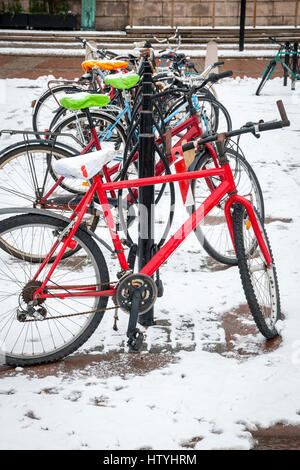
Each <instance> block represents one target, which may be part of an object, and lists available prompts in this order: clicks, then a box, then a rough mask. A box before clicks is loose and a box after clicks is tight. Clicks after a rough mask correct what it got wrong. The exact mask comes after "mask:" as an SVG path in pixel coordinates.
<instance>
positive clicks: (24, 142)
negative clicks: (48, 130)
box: [0, 132, 78, 157]
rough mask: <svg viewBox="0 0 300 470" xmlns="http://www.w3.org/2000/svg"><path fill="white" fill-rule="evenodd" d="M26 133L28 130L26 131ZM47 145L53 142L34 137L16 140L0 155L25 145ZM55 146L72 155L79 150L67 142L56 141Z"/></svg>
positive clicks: (0, 154) (76, 153)
mask: <svg viewBox="0 0 300 470" xmlns="http://www.w3.org/2000/svg"><path fill="white" fill-rule="evenodd" d="M24 133H26V132H24ZM41 144H43V145H47V146H48V147H51V148H52V147H53V145H52V143H51V142H50V141H48V140H44V139H34V140H22V141H19V142H15V143H14V144H12V145H10V146H9V147H5V148H4V149H3V150H1V151H0V157H2V156H3V155H4V154H5V153H7V152H10V151H11V150H15V149H17V148H18V147H24V145H41ZM54 147H56V148H58V147H59V148H60V149H62V150H66V151H67V152H69V153H71V154H72V155H74V156H75V155H78V152H75V150H74V149H73V148H72V147H69V146H68V145H66V144H63V143H61V142H55V145H54Z"/></svg>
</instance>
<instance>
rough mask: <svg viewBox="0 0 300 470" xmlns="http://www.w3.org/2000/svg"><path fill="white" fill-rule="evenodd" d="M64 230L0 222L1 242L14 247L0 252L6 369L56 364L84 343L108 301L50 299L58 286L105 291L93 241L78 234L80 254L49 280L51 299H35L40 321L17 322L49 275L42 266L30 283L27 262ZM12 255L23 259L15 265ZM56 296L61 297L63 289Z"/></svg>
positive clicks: (23, 219) (60, 225)
mask: <svg viewBox="0 0 300 470" xmlns="http://www.w3.org/2000/svg"><path fill="white" fill-rule="evenodd" d="M66 226H67V223H66V222H64V221H61V220H60V219H55V218H53V217H48V216H43V215H32V214H29V215H28V214H26V215H21V216H16V217H10V218H9V219H6V220H4V221H2V222H1V228H0V236H1V238H2V239H3V240H5V243H6V247H7V248H9V247H10V246H11V247H13V253H12V254H10V252H9V249H8V250H7V251H1V252H0V277H1V286H0V353H1V356H2V357H1V359H2V361H3V362H4V363H5V364H7V365H9V366H29V365H37V364H42V363H48V362H53V361H57V360H59V359H61V358H63V357H64V356H66V355H68V354H71V353H72V352H74V351H75V350H76V349H78V348H79V347H80V346H81V345H82V344H83V343H84V342H85V341H87V339H88V338H89V337H90V336H91V334H92V333H93V332H94V331H95V329H96V328H97V326H98V325H99V323H100V322H101V320H102V317H103V315H104V311H105V309H106V306H107V301H108V298H107V297H98V298H97V297H67V298H64V299H62V298H58V297H55V293H56V292H57V288H58V286H60V285H61V284H63V285H65V286H68V285H72V286H78V287H79V288H80V286H81V288H84V286H86V285H95V286H97V290H105V289H108V288H109V275H108V270H107V265H106V262H105V259H104V257H103V254H102V252H101V250H100V248H99V247H98V245H97V244H96V243H95V242H94V241H93V239H92V238H91V237H90V236H89V235H88V234H87V233H85V232H84V231H82V230H80V229H78V230H77V232H76V234H75V235H74V240H75V241H76V242H77V244H78V245H79V246H80V254H74V255H73V256H72V257H71V258H68V259H64V260H61V261H60V262H59V264H58V266H57V268H56V269H55V271H54V273H53V274H52V275H51V279H50V281H49V287H48V292H51V293H52V294H53V297H50V298H47V299H44V300H42V299H40V300H41V302H40V304H39V307H40V308H41V309H42V318H40V319H39V320H37V319H35V318H33V317H30V316H28V315H25V317H23V318H22V315H21V317H20V312H21V314H22V312H24V311H26V310H27V307H28V304H29V302H30V301H32V300H33V294H34V292H35V290H36V289H37V288H38V287H39V286H40V285H41V283H42V282H43V281H44V279H45V277H46V276H47V274H48V271H49V269H50V266H49V265H48V266H46V268H44V269H43V270H42V272H41V273H40V274H39V276H38V278H37V279H35V280H33V278H34V275H35V273H36V272H37V265H36V264H33V263H31V262H30V256H33V257H34V258H37V257H39V258H40V260H42V259H44V257H45V255H46V253H47V252H48V251H49V250H50V248H51V246H52V245H53V244H54V242H55V241H56V240H57V236H58V233H59V232H61V231H62V230H63V229H64V228H65V227H66ZM60 247H61V244H60V245H59V248H60ZM59 248H57V250H56V252H55V253H56V254H57V253H58V249H59ZM15 250H18V251H19V252H20V253H26V254H27V257H26V259H25V257H23V258H22V257H21V259H20V260H18V261H16V259H15V257H14V251H15ZM52 289H53V290H52ZM60 291H64V289H63V287H62V288H61V289H60ZM82 312H86V313H82ZM89 312H90V313H89Z"/></svg>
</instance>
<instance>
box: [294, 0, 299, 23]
mask: <svg viewBox="0 0 300 470" xmlns="http://www.w3.org/2000/svg"><path fill="white" fill-rule="evenodd" d="M298 9H299V0H296V1H295V21H294V26H295V28H297V24H298Z"/></svg>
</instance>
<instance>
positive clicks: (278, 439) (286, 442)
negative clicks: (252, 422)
mask: <svg viewBox="0 0 300 470" xmlns="http://www.w3.org/2000/svg"><path fill="white" fill-rule="evenodd" d="M251 434H252V436H253V438H254V439H255V441H256V444H255V446H254V447H253V448H252V450H300V426H290V425H284V424H276V425H274V426H272V427H270V428H267V429H258V430H257V431H251Z"/></svg>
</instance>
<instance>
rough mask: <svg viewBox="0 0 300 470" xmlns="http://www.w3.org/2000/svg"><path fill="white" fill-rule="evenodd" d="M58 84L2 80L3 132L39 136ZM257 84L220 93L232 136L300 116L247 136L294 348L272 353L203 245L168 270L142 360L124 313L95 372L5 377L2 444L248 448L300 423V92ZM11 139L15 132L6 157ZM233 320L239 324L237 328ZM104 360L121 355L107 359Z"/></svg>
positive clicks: (236, 285)
mask: <svg viewBox="0 0 300 470" xmlns="http://www.w3.org/2000/svg"><path fill="white" fill-rule="evenodd" d="M45 84H46V77H41V78H40V79H38V80H36V81H31V80H25V79H14V80H2V81H1V82H0V128H7V127H11V128H28V129H29V128H30V119H31V107H30V104H31V101H32V100H33V99H35V98H36V97H38V96H39V94H40V93H41V90H42V89H43V88H44V87H45ZM257 85H258V81H257V80H255V79H244V80H240V79H235V80H233V79H226V80H224V81H223V83H222V84H220V85H218V86H217V91H218V96H219V99H220V100H221V101H222V102H223V103H224V104H225V106H226V107H227V108H228V110H229V111H230V113H231V116H232V121H233V127H238V126H240V125H242V124H244V123H245V122H246V121H250V120H253V121H257V120H259V119H264V120H271V119H274V118H277V117H278V111H277V107H276V104H275V102H276V99H278V98H282V99H283V101H284V104H285V106H286V110H287V114H288V117H289V119H290V121H291V127H290V128H286V129H284V130H278V131H271V132H265V133H263V134H262V136H261V138H260V139H255V138H254V137H253V136H245V137H243V138H242V139H241V146H242V148H243V150H244V153H245V155H246V157H247V159H248V160H249V162H250V163H251V165H252V166H253V168H254V169H255V172H256V174H257V176H258V177H259V180H260V183H261V186H262V189H263V192H264V198H265V206H266V216H267V218H268V219H267V220H268V221H269V222H270V223H268V224H267V230H268V234H269V237H270V240H271V244H272V248H273V253H274V257H275V262H276V266H277V271H278V277H279V285H280V291H281V303H282V311H283V313H284V317H285V319H284V321H283V322H282V325H281V327H282V328H281V335H282V341H281V342H280V341H278V340H277V342H275V343H274V344H273V346H272V347H268V346H267V345H266V343H265V340H264V338H263V337H262V336H261V335H260V334H259V333H258V332H257V331H256V330H255V328H254V327H253V324H252V323H251V320H250V319H249V317H248V316H247V315H246V316H243V317H242V318H241V319H240V320H239V318H238V313H239V311H241V310H243V305H244V304H245V300H244V293H243V290H242V287H241V283H240V279H239V274H238V270H237V268H230V269H225V270H223V269H217V268H216V265H215V264H214V265H213V268H212V266H211V265H208V264H207V261H208V259H207V256H206V255H205V253H204V252H203V251H202V250H200V249H199V245H198V243H197V241H196V239H195V238H194V236H191V237H190V238H189V239H188V240H187V242H186V244H184V245H183V246H182V248H181V249H180V251H179V252H178V253H175V254H174V256H173V257H172V258H171V259H170V260H169V262H168V263H167V265H166V266H164V268H163V269H162V270H161V278H162V280H163V282H164V286H165V295H164V297H163V298H161V299H158V301H157V303H156V305H155V317H156V319H157V320H159V321H158V324H157V325H156V326H153V327H151V328H148V329H147V332H146V334H147V338H146V342H147V348H148V349H147V350H146V351H144V352H143V353H142V354H141V357H140V358H138V357H136V356H134V358H133V356H132V355H128V354H127V352H126V348H124V340H125V331H126V323H127V317H126V316H125V315H124V316H123V314H121V315H120V316H121V318H120V322H119V331H118V332H113V330H112V318H111V316H110V315H109V316H108V315H107V316H106V317H105V319H104V320H103V322H102V323H101V324H100V326H99V328H98V330H97V331H96V332H95V333H94V335H93V336H92V338H91V339H90V340H89V341H88V342H87V343H86V344H85V345H84V347H82V348H81V350H80V352H81V354H82V355H83V354H84V353H85V352H86V354H89V355H90V356H91V355H93V354H94V355H95V356H94V357H95V363H93V364H92V363H91V362H89V363H88V365H87V366H84V365H82V366H81V367H80V364H84V362H81V363H80V362H79V366H78V369H74V368H70V367H69V368H68V367H67V361H65V363H64V362H62V363H61V364H60V365H58V366H49V367H46V368H45V367H44V368H43V369H42V371H41V370H40V369H36V371H37V372H35V369H31V371H28V370H19V369H17V370H15V371H14V370H13V371H11V372H6V373H3V372H2V375H1V379H0V395H1V399H0V417H1V423H2V425H1V429H0V448H2V449H6V448H9V449H86V448H87V449H107V450H108V449H110V450H112V449H141V448H143V449H155V450H158V449H176V450H178V449H185V448H186V446H187V445H189V444H191V443H192V444H193V445H194V448H195V449H249V448H251V447H252V446H253V444H254V442H253V439H252V437H251V434H250V432H249V431H251V430H253V429H256V428H257V427H268V426H270V425H272V424H274V423H278V422H280V423H290V424H300V317H299V277H300V275H299V267H298V263H299V265H300V255H299V253H300V241H299V231H300V213H299V205H300V197H299V181H300V160H299V159H300V155H299V154H300V151H299V150H300V108H299V103H300V88H299V87H298V89H297V90H296V91H294V92H292V91H291V90H290V88H289V87H286V88H284V87H283V86H282V80H280V79H274V80H272V81H271V82H270V83H268V84H267V85H266V87H265V89H264V90H263V93H262V95H261V96H259V97H257V96H255V94H254V93H255V90H256V88H257ZM11 142H12V138H11V137H8V136H4V137H2V138H1V140H0V145H1V147H0V148H1V149H2V148H3V147H5V146H7V145H9V144H10V143H11ZM290 219H292V220H290ZM111 262H113V261H112V260H111ZM228 316H230V318H231V320H234V321H235V322H236V321H238V322H239V329H238V330H237V331H235V330H233V331H231V328H233V324H234V323H233V322H232V321H225V319H226V318H228ZM247 331H248V332H249V334H245V333H246V332H247ZM228 338H229V339H228ZM230 341H231V343H230ZM124 349H125V351H124ZM115 351H121V354H119V353H117V352H115ZM149 351H152V352H149ZM155 351H156V355H155ZM99 352H100V353H101V354H106V355H107V356H106V357H108V358H109V360H107V359H106V360H105V359H103V358H102V361H101V362H97V361H98V360H99V358H100V357H101V355H100V354H99ZM82 357H83V356H81V358H82ZM153 358H154V359H153ZM156 360H157V366H156V365H155V364H153V362H155V361H156ZM139 361H140V362H139ZM137 363H138V365H137ZM148 363H149V364H151V366H150V367H149V369H150V371H149V370H148V368H147V364H148ZM161 363H163V365H162V364H161Z"/></svg>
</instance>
